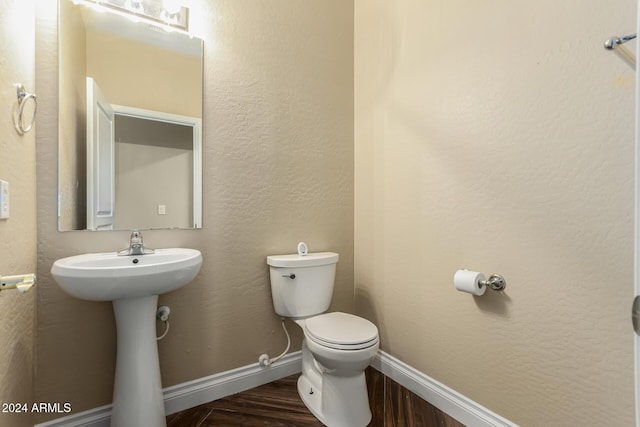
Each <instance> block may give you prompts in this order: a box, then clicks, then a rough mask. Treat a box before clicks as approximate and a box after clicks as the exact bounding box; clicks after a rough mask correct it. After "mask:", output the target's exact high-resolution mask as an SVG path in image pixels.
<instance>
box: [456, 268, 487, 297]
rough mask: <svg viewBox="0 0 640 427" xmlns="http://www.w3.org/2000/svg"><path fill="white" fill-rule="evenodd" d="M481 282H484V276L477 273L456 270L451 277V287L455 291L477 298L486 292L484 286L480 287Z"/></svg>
mask: <svg viewBox="0 0 640 427" xmlns="http://www.w3.org/2000/svg"><path fill="white" fill-rule="evenodd" d="M482 280H485V277H484V274H482V273H478V272H477V271H469V270H458V271H456V274H454V275H453V285H454V286H455V287H456V289H457V290H459V291H460V292H467V293H470V294H473V295H477V296H480V295H483V294H484V293H485V291H486V290H487V287H486V286H481V285H480V281H482Z"/></svg>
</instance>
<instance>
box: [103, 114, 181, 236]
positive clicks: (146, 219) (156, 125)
mask: <svg viewBox="0 0 640 427" xmlns="http://www.w3.org/2000/svg"><path fill="white" fill-rule="evenodd" d="M115 128H116V132H115V138H116V144H115V156H116V162H115V164H116V166H115V175H116V177H115V181H116V183H115V186H116V191H115V193H116V200H115V205H116V207H115V213H116V214H115V228H116V230H122V229H125V230H126V229H132V228H137V227H139V226H140V224H145V226H146V227H148V228H171V227H178V228H190V227H193V128H192V127H190V126H183V125H178V124H170V123H160V122H156V121H153V120H144V119H138V118H131V117H123V116H120V117H119V116H116V126H115ZM150 182H152V183H154V185H149V183H150ZM158 205H164V206H165V207H166V211H165V214H164V215H159V214H158Z"/></svg>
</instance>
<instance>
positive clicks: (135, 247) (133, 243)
mask: <svg viewBox="0 0 640 427" xmlns="http://www.w3.org/2000/svg"><path fill="white" fill-rule="evenodd" d="M154 252H155V251H154V250H153V249H149V248H145V247H144V244H143V243H142V233H141V232H140V231H139V230H131V237H129V247H128V248H127V249H125V250H123V251H120V252H118V255H122V256H128V255H145V254H152V253H154Z"/></svg>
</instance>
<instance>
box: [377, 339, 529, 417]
mask: <svg viewBox="0 0 640 427" xmlns="http://www.w3.org/2000/svg"><path fill="white" fill-rule="evenodd" d="M371 366H373V367H374V368H375V369H377V370H378V371H380V372H382V373H383V374H384V375H386V376H387V377H389V378H391V379H392V380H394V381H395V382H397V383H398V384H400V385H401V386H403V387H404V388H406V389H408V390H410V391H412V392H413V393H415V394H417V395H418V396H420V397H421V398H423V399H424V400H426V401H427V402H429V403H430V404H432V405H433V406H435V407H436V408H438V409H440V410H441V411H442V412H444V413H446V414H447V415H449V416H451V417H453V418H455V419H456V420H458V421H460V422H461V423H463V424H464V425H467V426H473V427H518V426H517V424H514V423H512V422H511V421H509V420H507V419H506V418H503V417H501V416H500V415H498V414H496V413H494V412H492V411H490V410H489V409H487V408H485V407H484V406H482V405H480V404H478V403H476V402H474V401H473V400H471V399H469V398H467V397H465V396H463V395H461V394H460V393H458V392H457V391H455V390H452V389H450V388H449V387H447V386H446V385H444V384H442V383H440V382H438V381H436V380H434V379H433V378H431V377H429V376H428V375H426V374H423V373H422V372H420V371H418V370H416V369H414V368H412V367H411V366H409V365H407V364H405V363H404V362H401V361H400V360H398V359H396V358H395V357H393V356H391V355H389V354H387V353H385V352H384V351H379V352H378V354H377V355H376V357H375V359H374V360H373V362H372V363H371Z"/></svg>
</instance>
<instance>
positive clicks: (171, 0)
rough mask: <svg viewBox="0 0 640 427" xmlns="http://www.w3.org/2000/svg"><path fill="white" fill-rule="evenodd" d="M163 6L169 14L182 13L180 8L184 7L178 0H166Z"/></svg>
mask: <svg viewBox="0 0 640 427" xmlns="http://www.w3.org/2000/svg"><path fill="white" fill-rule="evenodd" d="M163 7H164V10H166V11H167V13H168V14H169V15H175V14H176V13H180V10H181V9H182V5H181V4H180V2H179V1H178V0H164V1H163Z"/></svg>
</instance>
